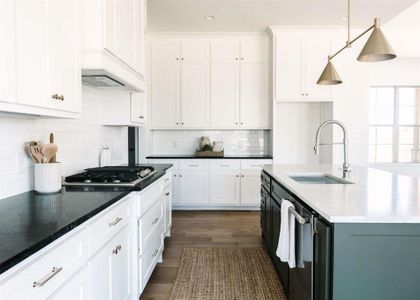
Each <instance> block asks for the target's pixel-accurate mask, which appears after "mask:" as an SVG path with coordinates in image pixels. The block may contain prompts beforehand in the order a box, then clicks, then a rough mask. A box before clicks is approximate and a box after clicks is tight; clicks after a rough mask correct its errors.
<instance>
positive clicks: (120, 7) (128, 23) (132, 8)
mask: <svg viewBox="0 0 420 300" xmlns="http://www.w3.org/2000/svg"><path fill="white" fill-rule="evenodd" d="M137 1H138V0H117V29H116V31H117V34H116V41H117V45H118V48H117V51H118V53H117V56H118V57H119V58H121V59H122V60H123V61H124V62H125V63H126V64H128V65H129V66H131V67H132V68H133V69H135V68H136V66H137V56H138V55H139V53H138V52H139V51H138V47H137V44H136V42H137V30H136V29H137V18H138V17H139V16H138V12H139V10H138V7H137Z"/></svg>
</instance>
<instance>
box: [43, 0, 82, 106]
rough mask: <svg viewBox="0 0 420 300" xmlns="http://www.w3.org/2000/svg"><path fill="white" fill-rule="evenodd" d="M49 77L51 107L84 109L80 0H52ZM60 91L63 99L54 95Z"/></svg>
mask: <svg viewBox="0 0 420 300" xmlns="http://www.w3.org/2000/svg"><path fill="white" fill-rule="evenodd" d="M48 3H49V4H48V7H49V9H48V10H49V11H48V15H49V17H48V28H49V49H50V51H49V63H48V67H49V78H50V88H49V90H50V94H51V95H49V103H51V105H50V106H51V108H55V109H60V110H65V111H70V112H79V111H80V110H81V95H80V94H81V91H80V89H81V67H80V45H79V40H80V37H79V32H80V30H79V24H80V22H79V9H80V8H79V3H78V1H76V0H50V1H49V2H48ZM54 94H58V95H59V96H60V97H61V98H60V99H55V98H53V97H52V96H53V95H54Z"/></svg>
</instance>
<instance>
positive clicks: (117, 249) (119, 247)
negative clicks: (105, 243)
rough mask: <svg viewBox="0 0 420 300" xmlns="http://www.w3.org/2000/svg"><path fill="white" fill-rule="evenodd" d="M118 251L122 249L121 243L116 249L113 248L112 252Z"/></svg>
mask: <svg viewBox="0 0 420 300" xmlns="http://www.w3.org/2000/svg"><path fill="white" fill-rule="evenodd" d="M118 251H121V245H118V246H117V247H115V249H114V250H112V254H115V255H116V254H118Z"/></svg>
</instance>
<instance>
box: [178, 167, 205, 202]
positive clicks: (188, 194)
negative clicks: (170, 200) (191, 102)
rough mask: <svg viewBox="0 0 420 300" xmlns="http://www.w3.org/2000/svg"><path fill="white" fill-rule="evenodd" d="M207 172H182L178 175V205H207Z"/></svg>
mask: <svg viewBox="0 0 420 300" xmlns="http://www.w3.org/2000/svg"><path fill="white" fill-rule="evenodd" d="M208 181H209V172H208V171H201V170H200V171H194V170H182V171H180V172H179V175H178V183H179V199H178V202H179V203H188V204H191V205H195V204H207V203H208V202H209V184H208Z"/></svg>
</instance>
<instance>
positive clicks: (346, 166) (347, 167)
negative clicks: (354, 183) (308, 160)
mask: <svg viewBox="0 0 420 300" xmlns="http://www.w3.org/2000/svg"><path fill="white" fill-rule="evenodd" d="M329 124H336V125H338V126H340V128H341V129H342V130H343V142H342V143H331V144H321V143H320V142H319V139H320V134H321V131H322V129H323V128H324V127H325V126H327V125H329ZM341 144H342V145H343V148H344V149H343V150H344V151H343V152H344V162H343V173H344V174H346V173H348V172H350V171H351V169H350V165H349V162H348V161H347V159H348V152H347V150H348V149H347V144H348V140H347V130H346V127H345V126H344V124H343V123H341V122H339V121H336V120H329V121H325V122H324V123H322V124H321V125H319V128H318V130H317V131H316V139H315V146H314V152H315V154H317V153H318V147H319V146H323V145H341Z"/></svg>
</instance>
